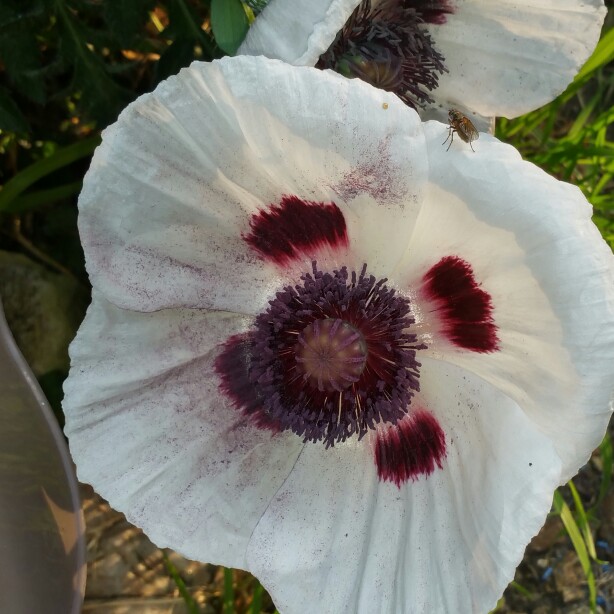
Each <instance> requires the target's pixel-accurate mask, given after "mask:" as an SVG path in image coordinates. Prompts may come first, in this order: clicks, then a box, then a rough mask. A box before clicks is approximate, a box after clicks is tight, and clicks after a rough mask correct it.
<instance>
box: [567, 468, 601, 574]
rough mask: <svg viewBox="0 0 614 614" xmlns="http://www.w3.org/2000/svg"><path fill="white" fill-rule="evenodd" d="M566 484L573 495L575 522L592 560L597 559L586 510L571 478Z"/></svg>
mask: <svg viewBox="0 0 614 614" xmlns="http://www.w3.org/2000/svg"><path fill="white" fill-rule="evenodd" d="M567 486H569V490H570V491H571V496H572V497H573V502H574V506H575V508H576V522H577V524H578V528H579V529H580V530H581V531H582V535H583V537H584V543H585V544H586V549H587V551H588V554H589V556H590V557H591V558H592V559H593V560H594V561H598V559H597V551H596V550H595V542H594V541H593V534H592V533H591V527H590V525H589V523H588V518H587V516H586V510H585V509H584V505H582V499H581V498H580V494H579V493H578V490H577V488H576V485H575V484H574V483H573V481H572V480H569V482H568V483H567ZM598 562H601V561H598Z"/></svg>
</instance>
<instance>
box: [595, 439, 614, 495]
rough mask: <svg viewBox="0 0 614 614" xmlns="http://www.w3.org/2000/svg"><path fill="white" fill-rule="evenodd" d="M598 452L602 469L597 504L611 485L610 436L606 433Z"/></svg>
mask: <svg viewBox="0 0 614 614" xmlns="http://www.w3.org/2000/svg"><path fill="white" fill-rule="evenodd" d="M599 452H600V453H601V462H602V464H603V467H602V469H601V471H602V473H601V486H600V487H599V497H598V498H597V502H598V503H601V502H602V501H603V500H604V499H605V497H606V495H607V494H608V491H609V490H610V484H611V483H612V464H613V459H612V456H613V455H612V440H611V439H610V434H609V433H606V434H605V437H604V438H603V441H602V442H601V444H600V445H599Z"/></svg>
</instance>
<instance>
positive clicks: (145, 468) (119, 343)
mask: <svg viewBox="0 0 614 614" xmlns="http://www.w3.org/2000/svg"><path fill="white" fill-rule="evenodd" d="M248 326H249V320H248V319H247V318H244V317H243V316H239V315H235V314H228V313H219V312H205V311H194V310H189V309H175V310H166V311H159V312H156V313H150V314H141V313H134V312H129V311H124V310H121V309H118V308H117V307H114V306H113V305H111V304H110V303H108V302H107V301H105V300H104V299H103V298H101V297H100V296H94V301H93V303H92V305H91V306H90V308H89V310H88V313H87V316H86V319H85V321H84V323H83V325H82V326H81V328H80V329H79V333H78V335H77V337H76V339H75V341H74V342H73V343H72V345H71V348H70V353H71V359H72V368H71V373H70V377H69V379H68V380H67V382H66V384H65V399H64V412H65V415H66V427H65V432H66V434H67V436H68V438H69V442H70V450H71V453H72V456H73V458H74V460H75V462H76V465H77V473H78V475H79V479H80V480H81V481H83V482H88V483H91V484H93V485H94V486H95V488H96V490H97V492H99V493H100V494H101V495H102V496H103V497H105V498H106V499H107V500H108V501H109V502H110V503H111V505H112V506H113V507H115V508H117V509H120V510H122V511H123V512H124V513H125V514H126V517H127V518H128V520H130V521H131V522H133V523H134V524H136V525H137V526H139V527H141V528H142V529H144V530H145V532H146V533H147V534H148V536H149V537H150V538H151V539H152V540H153V541H154V542H155V543H156V544H157V545H158V546H160V547H163V546H169V547H172V548H174V549H175V550H178V551H180V552H181V553H182V554H184V555H185V556H188V557H190V558H196V559H201V560H207V561H210V562H214V563H218V564H221V565H227V566H233V567H245V566H246V562H245V552H246V549H247V545H248V543H249V540H250V536H251V533H252V531H253V530H254V527H255V526H256V524H257V522H258V520H259V519H260V517H261V515H262V513H263V512H264V510H265V509H266V507H267V506H268V504H269V501H270V500H271V499H272V497H273V496H274V494H275V492H276V491H277V489H278V488H279V487H280V486H281V484H282V483H283V481H284V479H285V478H286V476H287V475H288V473H289V472H290V470H291V469H292V466H293V464H294V462H295V460H296V458H297V456H298V454H299V452H300V450H301V448H302V443H301V440H300V439H299V438H298V437H296V436H294V435H292V434H287V433H279V434H275V435H273V434H272V433H271V432H269V431H266V430H262V429H258V428H255V427H254V426H252V425H251V424H250V423H249V422H247V421H246V420H244V419H243V418H242V416H241V414H240V413H239V412H238V411H237V410H236V409H234V408H233V407H232V406H231V404H230V401H229V400H228V399H227V398H225V397H224V396H223V395H222V394H221V393H220V392H219V389H218V384H219V380H218V377H217V376H216V374H215V372H214V368H213V363H214V360H215V358H216V356H217V354H218V350H217V349H216V346H217V344H219V343H223V342H224V341H226V339H227V337H228V336H230V335H232V334H235V333H238V332H241V331H244V330H245V329H246V328H247V327H248Z"/></svg>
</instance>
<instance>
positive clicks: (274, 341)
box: [216, 262, 425, 447]
mask: <svg viewBox="0 0 614 614" xmlns="http://www.w3.org/2000/svg"><path fill="white" fill-rule="evenodd" d="M366 271H367V266H366V265H364V266H363V268H362V271H361V272H360V274H356V272H351V273H348V270H347V268H346V267H343V268H341V269H340V270H336V271H333V272H332V273H326V272H323V271H320V270H319V269H318V268H317V265H316V263H315V262H314V263H313V265H312V273H306V274H304V275H303V276H302V277H301V283H300V284H297V285H295V286H286V287H285V288H283V289H282V290H281V291H280V292H278V293H277V294H276V296H275V298H274V299H272V300H271V301H269V307H268V309H267V310H266V311H265V312H263V313H262V314H260V315H259V316H258V317H257V318H256V320H255V327H254V330H253V331H252V332H250V333H248V334H247V335H243V336H237V337H235V338H232V339H231V340H229V342H228V343H227V344H226V346H225V348H224V350H223V351H222V354H221V355H220V357H219V359H218V361H217V363H216V368H217V370H218V373H219V374H220V375H221V378H222V387H223V389H224V390H225V391H226V392H227V393H229V394H230V396H231V398H232V399H233V401H234V403H235V405H236V406H237V407H238V408H239V409H241V410H243V412H244V414H246V415H248V416H249V415H251V416H252V417H253V418H254V419H255V422H256V424H258V425H259V426H264V427H266V428H272V429H274V430H288V429H289V430H292V431H293V432H295V433H296V434H297V435H300V436H301V437H303V439H304V440H305V441H314V442H315V441H322V442H324V444H325V445H326V446H327V447H328V446H332V445H334V444H335V443H337V442H342V441H344V440H345V439H347V438H348V437H350V436H354V435H356V436H358V438H361V437H363V436H364V435H365V434H366V433H367V432H368V431H369V430H371V429H373V428H375V427H376V426H377V425H378V424H383V423H385V424H389V425H394V424H396V423H397V422H398V421H399V420H401V419H402V418H403V417H404V416H406V415H407V412H408V410H409V406H410V403H411V400H412V397H413V395H414V393H415V392H416V391H417V390H419V380H418V377H419V372H418V370H419V367H420V363H418V361H417V360H416V350H418V349H423V348H424V347H425V346H424V345H421V344H418V343H417V341H416V335H415V334H412V333H410V332H409V329H410V327H411V325H412V324H413V323H414V318H413V316H412V314H411V309H410V302H409V300H408V299H407V298H405V297H403V296H400V295H399V294H398V293H397V292H395V290H394V289H391V288H388V287H387V286H386V279H380V280H376V278H375V277H374V276H372V275H371V276H368V275H367V272H366Z"/></svg>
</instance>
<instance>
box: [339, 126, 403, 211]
mask: <svg viewBox="0 0 614 614" xmlns="http://www.w3.org/2000/svg"><path fill="white" fill-rule="evenodd" d="M373 154H374V152H373V151H370V152H369V153H368V154H365V155H363V156H362V161H361V162H360V163H359V164H358V165H357V166H355V167H354V168H352V169H351V170H349V171H348V172H347V173H345V174H344V175H343V177H341V179H340V180H339V181H337V182H336V183H335V184H332V185H331V186H330V188H331V189H332V190H334V191H335V192H336V193H337V194H339V196H340V197H341V198H343V199H344V200H345V201H350V200H352V199H353V198H356V197H357V196H360V195H361V194H368V195H369V196H371V197H372V198H373V199H374V200H375V201H376V202H377V203H378V204H386V203H389V202H395V203H399V206H402V204H401V199H400V198H399V191H400V190H399V186H398V185H397V184H398V177H399V169H398V168H397V167H396V166H397V163H396V162H394V161H393V156H392V154H391V152H390V137H387V138H386V139H383V140H382V141H381V142H380V143H378V146H377V149H376V154H375V155H373Z"/></svg>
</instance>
